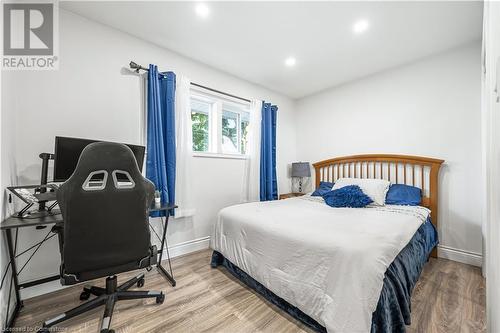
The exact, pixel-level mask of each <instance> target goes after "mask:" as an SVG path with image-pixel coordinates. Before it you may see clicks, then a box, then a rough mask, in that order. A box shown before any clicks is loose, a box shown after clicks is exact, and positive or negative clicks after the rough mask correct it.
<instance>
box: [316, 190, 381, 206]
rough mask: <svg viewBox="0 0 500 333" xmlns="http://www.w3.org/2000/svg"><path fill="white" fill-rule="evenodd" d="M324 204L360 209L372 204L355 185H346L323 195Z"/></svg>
mask: <svg viewBox="0 0 500 333" xmlns="http://www.w3.org/2000/svg"><path fill="white" fill-rule="evenodd" d="M323 199H325V203H326V204H327V205H328V206H331V207H351V208H362V207H366V206H368V205H369V204H371V203H372V202H373V200H372V199H371V198H370V197H369V196H367V195H366V194H364V193H363V191H362V190H361V188H360V187H359V186H357V185H348V186H344V187H341V188H339V189H338V190H332V191H329V192H328V193H326V194H325V195H323Z"/></svg>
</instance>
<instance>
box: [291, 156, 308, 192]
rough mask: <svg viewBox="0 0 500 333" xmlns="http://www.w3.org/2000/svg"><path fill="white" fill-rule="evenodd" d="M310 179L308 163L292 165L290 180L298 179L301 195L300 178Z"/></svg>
mask: <svg viewBox="0 0 500 333" xmlns="http://www.w3.org/2000/svg"><path fill="white" fill-rule="evenodd" d="M304 177H311V168H310V167H309V162H295V163H292V178H299V193H302V178H304Z"/></svg>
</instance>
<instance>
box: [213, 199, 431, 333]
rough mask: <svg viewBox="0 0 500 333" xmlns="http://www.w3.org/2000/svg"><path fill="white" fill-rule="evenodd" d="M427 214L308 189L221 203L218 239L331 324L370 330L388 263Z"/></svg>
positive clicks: (230, 255) (267, 281)
mask: <svg viewBox="0 0 500 333" xmlns="http://www.w3.org/2000/svg"><path fill="white" fill-rule="evenodd" d="M428 214H429V210H428V209H426V208H424V207H409V206H390V205H388V206H384V207H370V208H331V207H329V206H327V205H326V204H325V203H324V202H323V199H322V198H315V197H308V196H305V197H300V198H293V199H287V200H279V201H268V202H254V203H247V204H241V205H236V206H231V207H227V208H224V209H222V210H221V211H220V213H219V216H218V221H217V222H216V225H215V230H214V235H213V237H212V241H211V246H212V248H213V249H214V250H216V251H218V252H220V253H222V254H223V255H224V256H225V257H226V258H227V259H228V260H229V261H231V262H232V263H233V264H235V265H237V266H238V267H239V268H241V269H242V270H243V271H245V272H246V273H248V274H249V275H250V276H252V277H253V278H254V279H255V280H257V281H258V282H260V283H262V284H263V285H264V286H265V287H266V288H268V289H269V290H271V291H272V292H273V293H275V294H276V295H278V296H279V297H281V298H283V299H285V300H286V301H287V302H288V303H290V304H292V305H295V306H296V307H298V308H299V309H300V310H302V311H303V312H304V313H306V314H307V315H309V316H310V317H312V318H313V319H315V320H316V321H317V322H319V323H320V324H321V325H323V326H325V327H326V328H327V330H328V332H330V333H332V332H346V333H353V332H370V328H371V319H372V313H373V312H374V311H375V309H376V306H377V303H378V299H379V296H380V292H381V290H382V285H383V278H384V274H385V271H386V270H387V267H388V266H389V265H390V264H391V262H392V261H393V260H394V259H395V258H396V256H397V255H398V253H399V252H400V251H401V250H402V249H403V248H404V247H405V246H406V244H408V242H409V241H410V239H411V238H412V237H413V235H414V234H415V232H416V231H417V229H418V228H419V227H420V225H421V224H422V223H424V222H425V220H426V218H427V216H428Z"/></svg>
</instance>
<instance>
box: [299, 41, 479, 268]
mask: <svg viewBox="0 0 500 333" xmlns="http://www.w3.org/2000/svg"><path fill="white" fill-rule="evenodd" d="M480 51H481V47H480V43H479V42H477V43H473V44H471V45H467V46H464V47H461V48H459V49H454V50H451V51H449V52H447V53H444V54H440V55H436V56H433V57H430V58H426V59H423V60H421V61H419V62H416V63H413V64H411V65H407V66H404V67H399V68H396V69H393V70H390V71H385V72H382V73H380V74H377V75H374V76H370V77H367V78H365V79H361V80H359V81H355V82H352V83H349V84H346V85H343V86H340V87H337V88H334V89H331V90H327V91H325V92H322V93H320V94H317V95H314V96H311V97H308V98H305V99H302V100H300V101H299V102H298V103H297V107H296V109H297V111H296V112H297V124H298V125H297V126H298V132H297V145H298V148H297V149H298V151H297V157H298V159H299V160H303V161H311V162H315V161H319V160H323V159H327V158H331V157H335V156H343V155H353V154H359V153H396V154H408V155H421V156H429V157H436V158H441V159H444V160H445V161H446V162H445V164H444V165H443V167H442V169H441V174H440V194H439V236H440V245H441V246H442V248H441V250H440V251H439V252H440V255H442V256H452V257H453V258H454V259H457V260H463V261H464V260H465V261H470V262H471V263H476V264H477V263H478V261H479V260H480V254H481V242H482V240H481V239H482V237H481V203H480V198H481V176H480V175H481V115H480V110H481V105H480V78H481V76H480V75H481V68H480ZM388 56H390V55H388ZM346 65H348V64H346ZM454 249H457V250H458V252H456V251H453V250H454ZM469 252H470V253H469Z"/></svg>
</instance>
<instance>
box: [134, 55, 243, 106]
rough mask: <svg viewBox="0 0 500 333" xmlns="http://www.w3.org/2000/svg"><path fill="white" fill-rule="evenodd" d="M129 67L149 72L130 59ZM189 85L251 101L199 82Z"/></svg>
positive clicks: (136, 70) (137, 71)
mask: <svg viewBox="0 0 500 333" xmlns="http://www.w3.org/2000/svg"><path fill="white" fill-rule="evenodd" d="M129 66H130V68H131V69H134V70H135V72H136V73H139V71H146V72H149V69H148V68H146V67H142V66H141V65H139V64H136V63H135V62H133V61H131V62H130V64H129ZM191 85H192V86H195V87H198V88H203V89H206V90H209V91H212V92H214V93H218V94H222V95H226V96H229V97H232V98H236V99H240V100H242V101H245V102H248V103H252V101H251V100H249V99H247V98H243V97H240V96H236V95H232V94H228V93H225V92H223V91H220V90H217V89H212V88H209V87H206V86H204V85H201V84H198V83H194V82H191Z"/></svg>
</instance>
